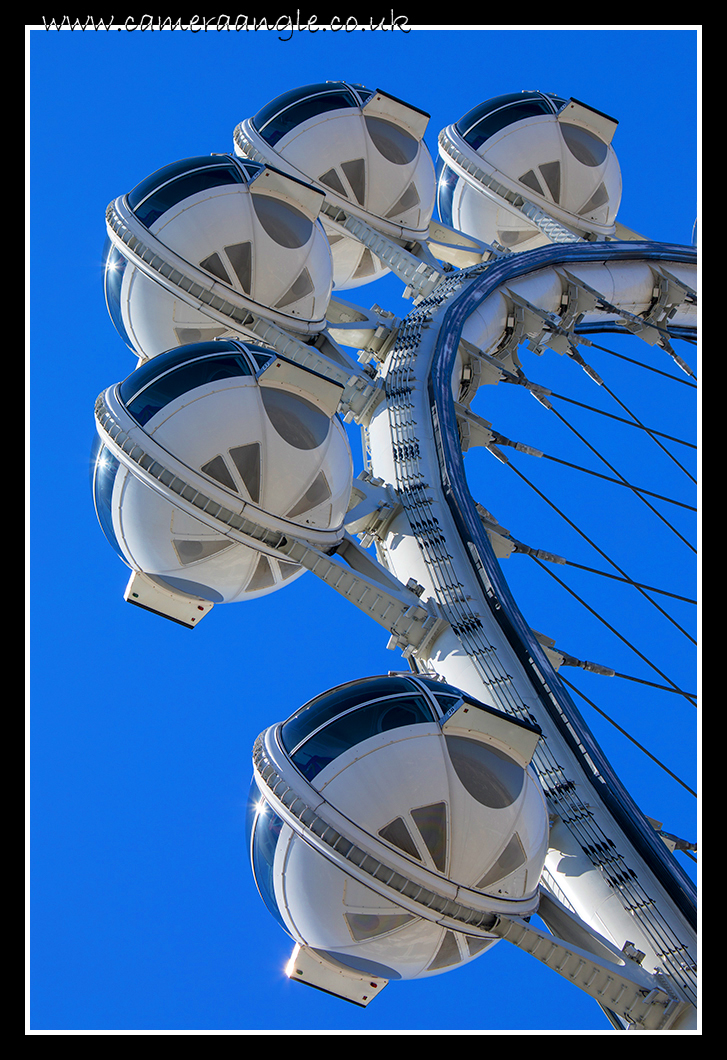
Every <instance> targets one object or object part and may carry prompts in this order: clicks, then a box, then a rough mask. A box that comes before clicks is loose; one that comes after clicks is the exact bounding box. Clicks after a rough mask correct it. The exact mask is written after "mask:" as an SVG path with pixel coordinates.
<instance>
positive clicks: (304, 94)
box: [252, 81, 371, 146]
mask: <svg viewBox="0 0 727 1060" xmlns="http://www.w3.org/2000/svg"><path fill="white" fill-rule="evenodd" d="M369 95H371V93H370V92H369V91H368V90H367V89H362V90H361V91H360V92H357V93H354V92H353V91H351V90H350V89H349V88H348V87H347V86H346V85H345V84H344V83H343V82H342V81H339V82H329V83H324V84H317V85H304V86H303V87H302V88H294V89H292V90H291V91H290V92H284V93H283V95H281V96H277V98H276V99H274V100H272V101H271V102H270V103H268V104H267V105H266V106H264V107H262V108H261V109H260V110H259V111H258V112H257V114H256V115H255V117H254V118H253V119H252V124H253V126H254V127H255V128H256V129H257V130H258V132H259V133H260V134H261V135H262V136H263V138H264V139H265V140H266V141H267V142H268V143H269V144H270V145H271V146H272V145H273V144H276V143H277V142H278V140H280V139H281V138H282V137H283V136H285V134H286V133H287V132H290V130H291V129H294V128H295V127H296V125H300V124H301V123H302V122H304V121H307V120H308V119H309V118H313V117H315V116H316V115H317V114H324V113H325V112H326V111H329V110H341V109H348V108H351V107H358V106H360V105H361V104H360V98H359V97H364V98H368V96H369Z"/></svg>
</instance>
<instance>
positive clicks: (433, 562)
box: [366, 242, 696, 1004]
mask: <svg viewBox="0 0 727 1060" xmlns="http://www.w3.org/2000/svg"><path fill="white" fill-rule="evenodd" d="M669 264H671V265H672V267H674V266H676V267H677V271H679V273H680V275H681V277H682V281H681V284H680V285H678V286H679V290H680V292H681V293H680V295H679V297H680V298H681V302H680V303H679V304H677V302H674V304H672V305H671V306H669V307H667V308H668V310H669V313H670V314H671V320H670V323H669V326H670V327H672V328H673V329H674V330H673V334H675V335H676V334H678V335H679V337H684V336H690V335H692V334H694V333H695V331H696V319H695V314H694V300H693V298H692V297H691V295H692V294H693V290H692V288H693V287H695V286H696V283H695V282H693V280H692V279H691V278H690V279H689V280H687V281H685V280H684V273H685V268H686V270H687V271H688V272H689V273H692V271H693V270H694V271H695V269H696V251H695V250H694V248H691V247H681V246H673V245H668V244H658V243H634V242H628V243H571V244H559V245H554V246H549V247H546V248H542V249H540V250H536V251H531V252H529V253H527V254H522V255H508V256H505V257H502V258H500V259H498V260H496V261H493V262H490V263H485V264H483V265H479V266H474V267H472V268H470V269H466V270H462V271H461V272H457V273H452V274H450V276H448V277H447V278H446V279H445V280H444V281H443V282H442V283H441V284H439V286H438V287H437V288H436V289H435V290H434V291H433V292H432V293H431V294H430V295H429V296H428V297H427V298H425V299H423V300H422V301H421V302H420V303H419V304H418V306H417V307H416V308H415V309H414V310H413V311H412V312H411V313H410V314H409V316H408V317H407V318H406V320H405V321H404V322H403V324H402V326H401V328H400V330H399V334H398V336H397V340H396V342H395V344H394V345H393V347H392V349H391V351H390V352H389V354H388V357H387V360H386V362H385V364H384V366H383V367H382V374H383V376H384V380H385V394H386V397H385V401H384V402H383V403H382V404H381V405H380V406H379V408H378V409H377V410H376V413H375V414H374V417H373V419H372V421H371V423H370V424H369V426H368V428H367V431H366V433H367V440H368V445H369V449H370V454H371V470H372V471H373V473H374V474H375V475H376V476H378V477H380V478H383V479H384V481H386V482H388V483H390V484H391V485H392V486H394V488H395V490H396V494H397V498H398V500H399V502H400V503H401V505H402V506H403V513H402V515H401V516H400V517H399V518H398V519H395V520H394V521H393V522H392V523H390V525H389V526H388V527H387V530H386V533H385V535H384V536H383V538H381V539H379V540H378V542H377V544H378V548H379V555H380V558H381V559H382V561H383V562H384V563H385V565H386V566H387V567H388V568H389V569H390V570H392V571H393V572H394V573H395V574H396V576H397V577H398V578H399V580H400V581H402V582H403V583H407V581H408V580H409V579H410V578H411V577H413V578H414V579H415V581H416V582H418V583H419V584H420V585H423V586H424V590H425V592H424V594H423V595H422V599H423V601H426V602H429V601H432V602H433V603H434V604H435V609H436V611H437V613H438V614H439V615H440V616H441V617H443V618H445V619H446V620H447V631H446V633H444V634H443V635H442V636H441V637H439V639H437V640H435V642H434V643H433V644H428V645H427V649H426V654H427V658H422V657H421V655H420V654H418V653H414V658H415V660H416V664H417V666H420V667H421V668H427V669H431V670H434V671H435V672H438V673H440V674H441V675H442V676H443V677H445V678H446V679H448V680H450V681H451V682H452V683H454V684H459V685H460V687H463V688H465V689H467V690H468V691H469V692H470V694H472V695H477V696H478V697H479V698H480V699H483V698H485V699H487V700H489V701H490V702H493V703H494V704H495V705H496V706H498V707H499V708H500V709H503V710H506V711H508V712H510V713H512V714H514V715H516V716H517V715H519V716H521V717H526V718H528V719H530V720H533V721H535V722H536V723H538V724H539V725H540V726H541V728H542V729H543V733H544V737H545V738H544V740H542V741H541V745H540V747H539V749H538V751H536V755H535V758H534V759H533V766H534V768H535V769H536V772H537V773H538V776H539V778H540V781H541V783H542V786H543V790H544V793H545V795H546V799H547V802H548V805H549V808H550V812H551V819H552V822H553V832H552V835H553V837H554V839H553V843H554V846H556V847H557V846H558V845H560V849H561V852H562V854H563V858H564V859H565V858H566V857H567V858H575V861H576V863H577V864H578V865H579V870H578V873H577V874H575V875H574V874H573V872H572V869H571V870H570V871H569V872H567V873H561V872H559V871H558V858H556V859H554V860H553V861H551V862H550V864H549V865H546V873H545V876H544V884H545V886H546V888H547V889H548V890H549V891H550V892H551V893H552V894H554V895H556V896H557V897H558V898H559V900H560V901H561V902H562V903H563V904H565V905H566V906H567V907H569V908H570V909H571V911H573V912H575V913H577V914H578V915H579V916H580V917H581V918H582V919H583V920H585V921H586V922H587V923H589V924H590V927H591V928H592V930H594V931H596V932H597V933H598V934H601V935H605V936H606V937H609V938H610V939H611V941H612V942H615V943H616V945H617V946H618V947H619V948H622V947H623V946H625V945H626V944H627V943H629V942H631V943H633V944H635V945H636V946H637V947H638V948H639V949H641V950H642V951H645V952H646V954H647V956H646V959H645V960H644V967H650V968H651V969H652V970H654V971H661V972H664V973H666V974H667V975H668V976H669V977H671V978H672V979H673V981H674V982H675V983H677V984H678V985H679V987H680V989H681V990H682V992H683V995H684V996H685V997H686V998H688V999H689V1000H690V1001H691V1003H692V1004H696V965H695V961H696V896H695V888H694V886H693V884H692V882H691V880H690V879H689V878H688V876H687V875H686V873H685V872H684V871H683V870H682V868H681V866H680V865H679V864H678V862H677V861H676V859H675V858H674V856H673V855H672V854H671V852H670V851H669V850H668V848H667V847H666V846H665V844H664V843H663V841H662V840H661V838H660V837H659V836H658V835H657V833H656V832H655V831H654V828H653V826H652V825H651V824H650V823H649V821H648V820H647V819H646V818H645V817H644V815H643V813H642V812H641V811H640V810H639V809H638V807H637V806H636V804H635V803H634V801H633V799H632V798H631V797H630V795H629V794H628V791H627V790H626V788H625V787H624V785H623V784H622V782H621V781H620V779H619V778H618V777H617V776H616V774H615V772H614V771H613V769H612V767H611V765H610V764H609V762H608V760H607V759H606V757H605V755H604V754H603V752H602V751H601V749H600V747H599V745H598V743H597V741H596V739H595V738H594V736H593V734H592V733H591V732H590V730H589V728H588V726H587V724H586V723H585V721H584V720H583V718H582V716H581V714H580V712H579V711H578V709H577V707H576V706H575V704H574V702H573V701H572V699H571V697H570V695H569V694H568V691H567V689H566V688H565V686H564V684H563V682H562V681H561V680H560V678H559V677H558V674H557V672H556V671H555V669H554V668H553V666H552V665H551V663H550V661H549V659H548V657H547V655H546V653H545V651H544V650H543V648H542V646H541V644H540V643H539V642H538V640H537V639H536V638H535V636H534V634H533V631H532V630H531V629H530V627H529V626H528V624H527V622H526V621H525V619H524V617H523V615H522V613H521V611H520V609H519V607H518V605H517V603H516V601H515V599H514V597H513V595H512V593H511V591H510V589H509V587H508V585H507V582H506V580H505V578H504V576H503V574H502V571H501V569H500V564H499V562H498V560H497V559H496V557H495V554H494V551H493V549H492V546H491V544H490V541H489V539H488V537H487V534H486V532H485V530H484V528H483V525H482V522H481V520H480V517H479V515H478V513H477V510H476V508H475V501H474V499H473V497H472V496H471V494H470V491H469V488H468V485H467V479H466V475H465V470H464V462H463V459H462V450H461V446H460V435H459V431H458V424H457V418H456V412H455V405H454V400H453V395H452V373H453V369H454V367H455V359H456V357H457V351H458V348H459V345H460V340H461V338H462V333H463V329H464V328H465V326H466V323H467V321H468V319H469V318H470V317H471V316H472V315H473V314H474V313H477V312H478V311H480V310H481V309H482V308H483V307H484V306H485V304H486V303H487V301H488V299H491V298H492V297H493V296H498V297H499V295H498V292H502V291H503V290H505V291H506V292H509V291H510V288H513V285H514V284H517V283H518V282H522V281H523V280H525V281H528V280H529V279H531V278H533V277H538V278H539V280H543V279H546V280H547V281H548V282H550V281H551V280H552V278H553V275H554V274H555V275H557V276H559V277H562V276H563V270H564V269H567V268H568V267H572V268H574V269H575V270H576V271H577V269H578V267H580V266H583V265H588V266H589V267H590V268H591V273H590V274H589V280H588V283H589V284H591V285H592V286H591V287H589V290H591V291H593V288H594V287H595V288H596V290H603V291H606V289H607V288H608V291H607V293H604V295H603V297H602V299H601V301H600V303H599V304H597V305H596V307H595V309H593V311H592V312H591V313H589V314H587V315H586V316H585V317H582V318H581V319H579V320H578V322H577V323H575V322H571V326H570V336H571V339H572V340H573V342H574V343H575V342H577V334H578V332H579V331H581V332H587V331H588V332H592V331H594V330H598V329H599V327H603V328H605V329H613V328H614V326H618V325H617V324H616V323H615V321H614V316H615V317H616V319H618V314H619V311H621V313H622V316H623V319H624V321H625V324H626V327H627V329H628V330H635V331H638V328H639V325H638V323H637V322H638V321H642V322H643V321H644V320H645V319H648V315H649V314H648V309H649V301H648V300H647V302H646V308H643V307H642V308H641V309H640V310H637V311H635V310H634V307H633V302H632V301H631V300H630V299H631V298H632V295H631V294H625V295H622V293H621V292H620V290H619V289H618V285H619V276H621V277H625V279H626V281H627V283H628V276H629V272H630V270H632V269H639V268H642V267H643V266H644V265H647V266H648V267H649V268H653V269H654V270H655V273H654V276H655V282H656V283H657V286H658V279H659V276H660V275H664V274H665V275H667V276H671V278H672V280H673V279H674V277H673V275H671V273H669V271H668V270H667V271H666V273H664V271H663V268H662V267H665V266H666V267H668V265H669ZM594 267H595V273H594V271H593V270H594ZM599 273H600V274H601V275H600V279H601V281H602V282H601V284H600V285H597V284H594V283H593V279H592V276H593V275H594V274H595V275H596V276H599ZM614 277H615V279H614ZM546 286H547V284H546ZM556 286H557V285H556ZM586 286H588V285H586ZM524 289H527V288H524ZM594 293H595V292H594ZM674 298H675V295H674V284H672V299H674ZM619 301H621V306H619ZM627 306H628V308H626V307H627ZM540 309H541V310H542V312H543V313H544V314H550V319H551V325H552V321H553V320H554V319H556V321H557V318H554V316H553V314H557V305H552V304H551V305H543V306H541V307H540ZM599 317H600V320H599ZM556 326H557V322H556ZM654 326H660V325H658V324H656V325H654ZM660 330H661V331H662V334H663V335H664V337H666V335H667V332H666V330H665V329H664V327H663V326H660ZM667 345H668V342H667ZM485 500H486V498H485ZM412 544H413V545H414V546H415V547H412ZM571 864H573V863H571ZM599 903H600V911H599V913H598V915H597V916H596V915H595V914H594V915H593V917H591V919H590V920H589V914H588V907H589V906H590V907H593V906H594V904H595V905H599Z"/></svg>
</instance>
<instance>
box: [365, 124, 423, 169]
mask: <svg viewBox="0 0 727 1060" xmlns="http://www.w3.org/2000/svg"><path fill="white" fill-rule="evenodd" d="M366 128H367V129H368V131H369V136H370V137H371V139H372V140H373V142H374V146H375V147H376V150H377V151H379V152H380V153H381V154H382V155H383V156H384V158H386V159H387V160H388V161H389V162H393V163H394V165H396V166H403V165H406V163H407V162H411V161H413V159H415V158H416V155H417V151H418V150H419V144H418V142H417V141H416V140H415V139H414V137H413V136H411V135H410V134H409V133H408V132H406V131H405V130H404V129H400V128H399V126H398V125H394V123H393V122H391V121H386V120H385V119H384V118H367V119H366Z"/></svg>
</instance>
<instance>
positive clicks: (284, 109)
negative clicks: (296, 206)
mask: <svg viewBox="0 0 727 1060" xmlns="http://www.w3.org/2000/svg"><path fill="white" fill-rule="evenodd" d="M428 120H429V116H428V115H427V114H425V113H424V112H423V111H420V110H418V109H417V108H415V107H412V106H410V105H409V104H407V103H404V102H402V101H401V100H398V99H396V98H395V97H393V96H390V95H388V94H387V93H386V92H383V91H381V90H380V89H377V90H376V91H372V90H371V89H367V88H364V87H363V86H360V85H349V84H347V83H345V82H342V81H340V82H336V81H333V82H325V83H324V84H317V85H306V86H303V87H302V88H299V89H294V90H293V91H291V92H288V93H285V94H284V95H282V96H279V97H278V98H277V99H275V100H273V101H272V102H271V103H269V104H267V105H266V106H265V107H263V108H262V109H261V110H260V111H258V113H257V114H255V115H254V116H253V117H252V118H249V119H246V120H245V121H243V122H241V123H240V124H239V125H238V126H237V128H236V129H235V131H234V144H235V152H236V154H237V155H238V156H239V157H241V158H245V159H254V160H256V161H260V162H263V161H265V162H270V163H271V164H273V165H275V166H278V167H279V168H281V169H284V170H285V171H286V172H289V173H291V174H293V175H295V176H297V177H299V178H302V179H305V180H307V181H310V182H311V183H312V184H313V185H314V186H315V187H316V188H318V189H319V190H320V191H321V192H322V193H323V194H324V195H325V197H326V206H325V207H324V212H323V215H322V218H321V219H322V222H323V227H324V228H325V230H326V233H327V235H328V238H329V240H330V244H331V250H332V254H333V277H334V287H335V288H336V289H339V290H340V289H346V288H352V287H358V286H359V285H360V284H362V283H368V282H370V281H372V280H374V279H376V278H377V277H378V276H380V275H383V274H384V273H385V272H387V271H388V267H387V266H385V265H384V264H383V263H382V262H381V261H380V260H379V258H377V257H376V256H375V255H374V254H372V252H371V250H369V249H368V248H366V247H364V246H362V244H361V243H360V242H359V241H358V240H357V239H355V238H353V237H352V236H351V233H350V232H348V231H347V229H346V228H345V227H344V226H343V224H342V223H341V221H342V220H343V218H344V215H346V216H354V217H357V218H360V219H362V220H363V221H365V222H366V223H367V224H369V225H370V226H371V227H372V228H374V229H375V230H376V231H377V232H379V233H382V234H384V235H386V236H388V237H390V238H392V239H395V240H403V241H412V240H414V241H419V240H425V239H426V238H427V235H428V228H429V221H430V219H431V216H432V212H433V208H434V188H435V177H434V166H433V163H432V160H431V157H430V155H429V152H428V150H427V148H426V145H425V144H424V142H423V136H424V132H425V129H426V126H427V123H428ZM337 215H338V219H337Z"/></svg>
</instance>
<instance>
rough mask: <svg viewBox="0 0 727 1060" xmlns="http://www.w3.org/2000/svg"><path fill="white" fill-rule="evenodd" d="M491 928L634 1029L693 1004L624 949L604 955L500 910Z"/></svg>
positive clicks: (663, 1023)
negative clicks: (646, 969)
mask: <svg viewBox="0 0 727 1060" xmlns="http://www.w3.org/2000/svg"><path fill="white" fill-rule="evenodd" d="M584 928H585V929H586V931H587V930H588V929H587V927H586V926H585V925H584ZM491 930H492V932H493V934H495V935H498V936H499V937H500V938H503V939H506V940H507V941H508V942H511V943H512V944H513V945H514V946H517V947H518V949H521V950H523V951H524V952H525V953H529V954H530V955H531V956H532V957H535V958H537V960H539V961H541V962H542V963H543V964H545V965H547V966H548V967H549V968H551V969H552V970H553V971H555V972H557V973H558V974H559V975H561V976H563V978H564V979H568V980H569V981H570V982H572V983H573V985H574V986H577V987H578V988H579V990H583V991H584V992H585V993H586V994H588V995H589V996H590V997H593V998H595V1000H596V1001H598V1002H599V1003H600V1004H601V1005H602V1006H603V1007H604V1008H607V1009H610V1010H611V1011H612V1012H615V1013H616V1014H617V1015H618V1016H621V1017H622V1018H623V1019H624V1020H626V1022H627V1023H629V1024H630V1025H631V1026H633V1027H634V1029H639V1030H667V1029H668V1028H670V1027H672V1026H673V1025H674V1024H675V1023H676V1022H677V1020H679V1019H681V1018H683V1017H684V1016H685V1015H687V1014H688V1012H689V1010H690V1009H691V1008H692V1006H691V1005H690V1004H689V1002H688V1001H685V1000H683V999H682V997H681V995H680V994H679V992H678V991H677V989H676V986H675V984H674V983H673V982H672V980H670V979H669V978H668V977H667V976H665V975H663V974H661V973H659V974H655V975H652V974H650V973H649V972H647V971H645V970H644V969H643V968H641V966H640V965H639V964H638V963H636V961H634V960H632V959H630V958H629V957H628V956H626V955H624V956H621V957H619V956H618V955H617V953H616V952H615V951H613V958H612V959H608V958H607V957H605V956H601V955H597V954H596V953H595V952H593V950H592V949H586V948H584V947H583V946H579V945H577V944H575V943H574V942H570V941H566V940H565V939H562V938H558V937H556V936H554V935H548V934H546V932H544V931H540V930H539V929H538V928H535V927H532V926H531V925H530V924H528V923H527V922H526V921H525V920H521V919H520V918H518V917H505V916H499V917H498V918H497V921H496V923H495V925H494V926H493V927H492V929H491ZM602 941H603V947H602V948H603V951H604V952H608V950H609V949H611V947H610V946H609V944H608V943H606V940H605V939H604V940H602Z"/></svg>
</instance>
